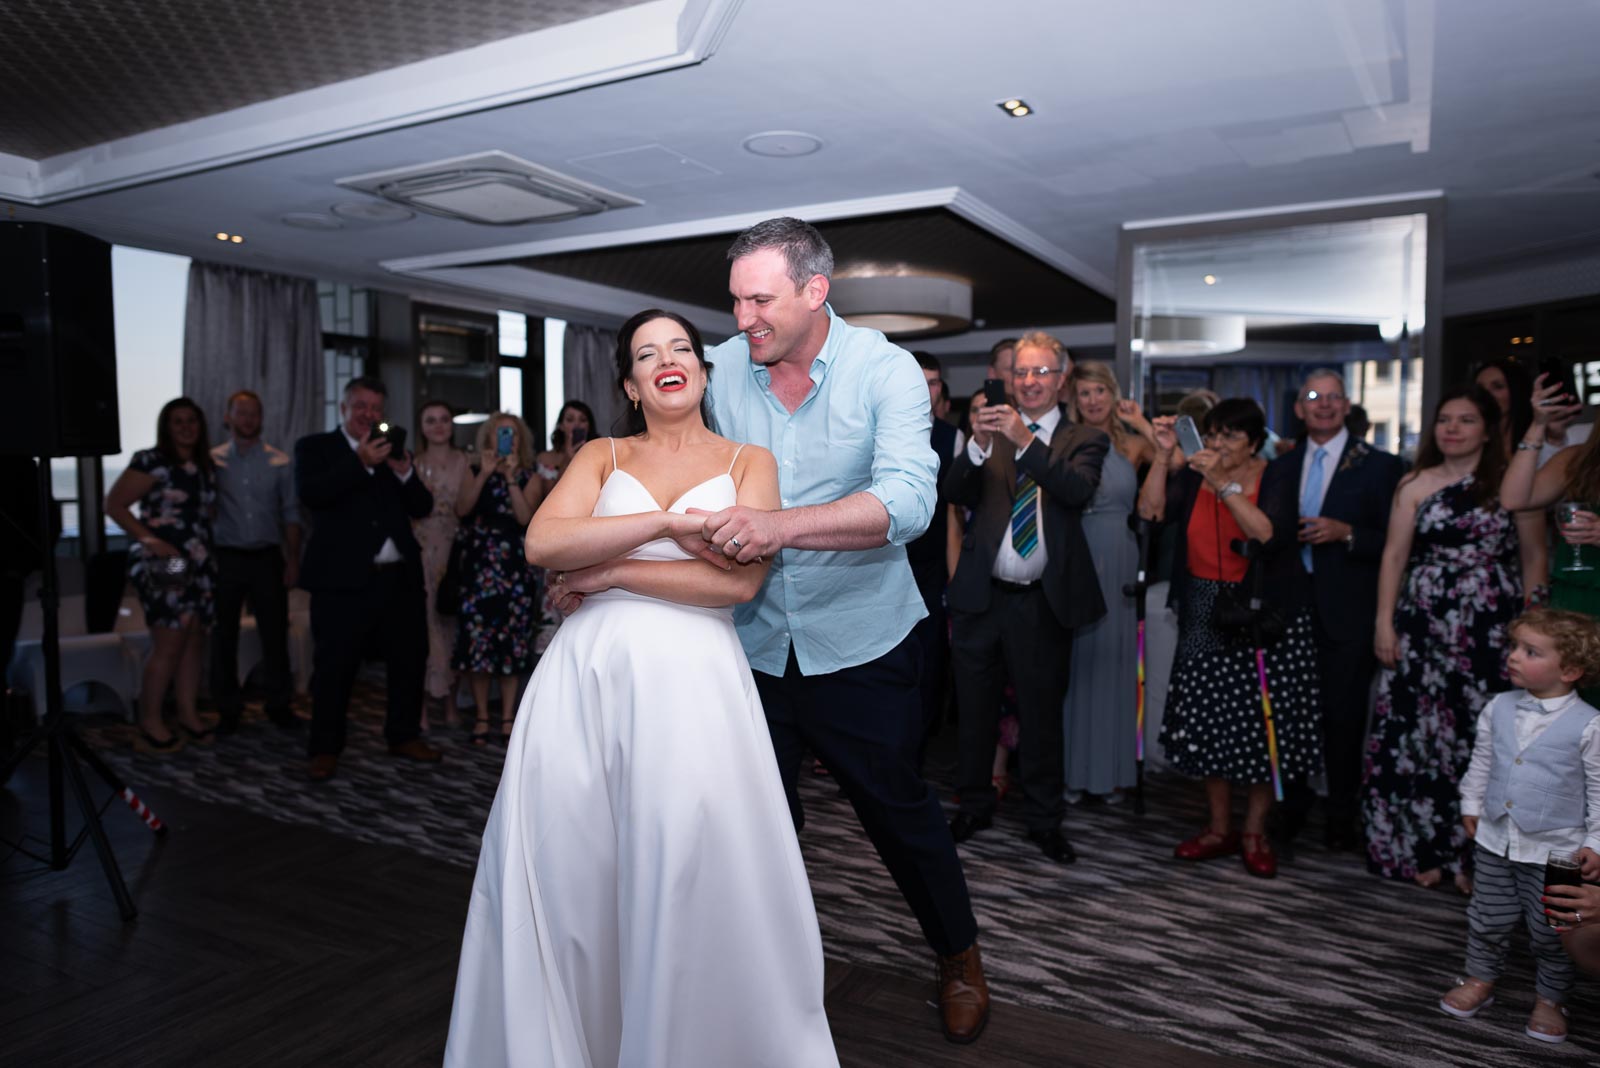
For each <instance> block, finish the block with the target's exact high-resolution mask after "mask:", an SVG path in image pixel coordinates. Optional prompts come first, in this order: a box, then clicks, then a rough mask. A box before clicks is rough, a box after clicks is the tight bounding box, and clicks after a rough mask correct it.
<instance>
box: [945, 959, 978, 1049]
mask: <svg viewBox="0 0 1600 1068" xmlns="http://www.w3.org/2000/svg"><path fill="white" fill-rule="evenodd" d="M939 1020H940V1023H942V1024H943V1025H944V1037H945V1038H947V1039H949V1040H950V1041H951V1042H957V1043H960V1044H961V1045H966V1044H967V1043H968V1042H974V1041H976V1040H977V1038H978V1036H979V1035H981V1034H983V1025H984V1024H986V1023H988V1022H989V983H988V981H987V980H985V979H984V977H983V960H982V958H980V957H979V956H978V943H976V942H974V943H972V946H971V948H969V949H968V950H967V951H966V952H964V953H957V954H956V955H955V956H953V957H940V958H939Z"/></svg>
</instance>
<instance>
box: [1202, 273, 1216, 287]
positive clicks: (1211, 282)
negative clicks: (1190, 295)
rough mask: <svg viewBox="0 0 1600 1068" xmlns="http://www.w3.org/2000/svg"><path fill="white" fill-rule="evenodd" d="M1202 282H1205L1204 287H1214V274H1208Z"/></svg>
mask: <svg viewBox="0 0 1600 1068" xmlns="http://www.w3.org/2000/svg"><path fill="white" fill-rule="evenodd" d="M1204 281H1205V284H1206V285H1208V286H1214V285H1216V284H1217V276H1216V275H1214V274H1208V275H1206V276H1205V279H1204Z"/></svg>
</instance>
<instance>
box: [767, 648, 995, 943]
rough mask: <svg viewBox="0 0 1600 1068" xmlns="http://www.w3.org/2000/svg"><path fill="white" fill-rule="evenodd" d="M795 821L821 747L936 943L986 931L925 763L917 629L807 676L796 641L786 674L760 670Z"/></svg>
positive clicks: (970, 939)
mask: <svg viewBox="0 0 1600 1068" xmlns="http://www.w3.org/2000/svg"><path fill="white" fill-rule="evenodd" d="M754 674H755V680H756V688H757V689H759V690H760V691H761V702H762V704H763V705H764V706H765V707H766V712H767V727H768V729H769V730H770V731H771V733H772V746H773V749H774V750H775V751H776V753H777V758H778V771H779V773H780V774H781V775H782V776H783V789H784V792H785V793H786V794H787V795H788V798H789V810H790V812H791V814H792V815H793V816H794V825H795V830H797V831H798V830H799V829H800V828H801V827H802V826H804V825H805V812H804V810H803V809H802V808H801V807H800V794H799V789H798V781H799V776H800V762H801V761H802V760H803V759H804V757H805V754H806V751H807V750H810V751H811V752H812V753H814V754H815V755H816V757H817V759H818V760H820V761H821V762H822V765H823V766H824V767H825V768H827V769H828V772H829V774H831V775H832V776H833V777H834V779H835V780H836V781H837V782H838V783H839V785H840V787H841V788H843V790H844V792H845V796H846V797H848V798H849V799H850V804H851V805H852V806H854V807H855V810H856V817H857V818H858V819H860V820H861V826H862V828H863V829H864V830H865V831H866V832H867V836H868V837H869V838H871V839H872V844H873V846H874V847H876V849H877V850H878V856H879V857H881V858H882V859H883V863H884V866H885V867H887V868H888V869H889V874H890V875H891V876H893V877H894V881H895V885H897V886H898V887H900V892H901V893H902V894H904V895H905V899H906V902H907V903H908V904H909V905H910V906H911V911H912V912H913V913H915V915H916V917H917V922H918V923H920V924H921V925H922V933H923V936H924V937H925V938H927V940H928V944H929V945H930V946H932V947H933V949H934V951H935V952H937V953H940V954H942V955H944V956H950V955H952V954H955V953H960V952H962V951H964V950H966V949H967V948H968V947H970V946H971V945H972V944H973V943H974V942H976V941H977V938H978V926H977V921H976V920H974V919H973V916H972V902H971V901H970V900H969V899H968V897H967V883H966V879H965V878H964V877H963V876H962V874H961V861H960V859H959V858H958V857H957V856H956V849H955V843H954V842H953V841H952V840H951V838H950V828H949V825H948V824H947V823H946V822H945V818H944V812H943V810H942V809H940V807H939V799H938V797H937V795H936V794H935V793H934V790H933V787H932V786H930V785H928V783H927V782H925V781H924V780H923V779H922V777H921V775H920V774H918V771H917V756H918V750H919V748H920V747H921V744H922V729H923V714H922V694H921V685H920V683H921V674H922V649H921V646H920V645H919V644H918V642H917V640H916V638H915V637H913V636H907V637H906V638H904V639H902V640H901V642H900V644H899V645H897V646H895V647H894V648H893V649H891V650H889V651H888V652H887V653H885V654H883V655H882V656H880V657H878V658H877V659H876V660H869V661H868V662H867V663H865V664H858V665H856V666H855V667H848V668H843V669H841V670H839V671H834V672H830V673H828V674H825V675H802V674H801V673H800V666H799V665H798V664H797V663H796V662H795V656H794V649H793V648H792V647H791V648H790V650H789V663H788V665H787V666H786V667H785V669H784V673H783V677H782V678H779V677H777V676H775V675H768V674H765V673H763V672H760V671H757V672H755V673H754Z"/></svg>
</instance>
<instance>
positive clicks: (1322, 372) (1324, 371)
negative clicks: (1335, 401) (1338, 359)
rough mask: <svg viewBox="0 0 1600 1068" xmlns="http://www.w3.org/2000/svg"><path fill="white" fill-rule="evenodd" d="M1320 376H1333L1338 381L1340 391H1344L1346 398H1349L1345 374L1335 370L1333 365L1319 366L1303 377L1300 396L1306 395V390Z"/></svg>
mask: <svg viewBox="0 0 1600 1068" xmlns="http://www.w3.org/2000/svg"><path fill="white" fill-rule="evenodd" d="M1319 378H1331V379H1333V380H1334V381H1336V382H1338V383H1339V392H1340V393H1343V394H1344V395H1345V397H1346V399H1348V398H1349V396H1350V390H1349V388H1348V387H1346V386H1345V384H1344V375H1342V374H1340V373H1339V372H1338V371H1335V370H1334V369H1333V368H1331V367H1318V368H1317V369H1316V370H1314V371H1312V372H1311V373H1310V374H1308V375H1306V376H1305V377H1304V378H1302V379H1301V380H1300V396H1301V397H1304V396H1305V395H1306V390H1307V389H1310V388H1311V383H1313V382H1315V381H1316V380H1317V379H1319Z"/></svg>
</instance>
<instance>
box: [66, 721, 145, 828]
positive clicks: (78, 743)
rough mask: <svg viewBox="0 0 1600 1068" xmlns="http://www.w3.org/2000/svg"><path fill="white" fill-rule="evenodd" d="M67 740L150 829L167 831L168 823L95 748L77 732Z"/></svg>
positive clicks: (75, 751)
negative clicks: (88, 744)
mask: <svg viewBox="0 0 1600 1068" xmlns="http://www.w3.org/2000/svg"><path fill="white" fill-rule="evenodd" d="M67 740H68V741H69V742H71V743H72V751H73V752H74V753H77V754H78V756H79V757H80V758H81V759H82V760H83V762H84V763H85V764H87V765H89V767H90V769H91V770H93V771H94V773H95V774H96V775H98V776H100V779H101V781H102V782H104V783H105V784H106V785H107V786H109V787H111V789H113V790H115V791H116V794H117V796H118V797H120V798H122V800H124V801H126V802H127V803H128V807H129V808H131V809H133V813H134V815H136V816H138V817H139V818H140V819H142V820H144V821H145V823H147V824H148V825H149V826H150V829H151V830H152V831H154V832H156V833H157V834H166V833H167V825H166V824H165V823H162V822H161V819H160V817H159V816H157V815H156V814H155V813H154V812H152V811H151V810H150V806H148V805H146V804H145V803H144V802H143V801H141V800H139V795H138V794H136V793H134V792H133V791H132V790H131V789H129V788H128V784H127V783H125V782H123V781H122V780H121V779H119V778H118V777H117V774H116V772H114V771H112V770H111V769H110V768H108V767H106V765H105V762H104V761H103V760H101V759H100V758H99V756H97V755H96V754H95V751H94V750H93V749H90V748H89V747H88V746H87V745H85V744H84V742H83V739H82V738H79V737H78V735H77V734H76V733H73V732H69V733H68V734H67Z"/></svg>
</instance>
